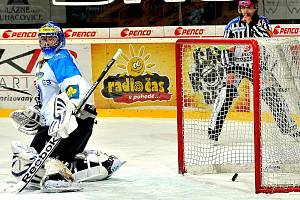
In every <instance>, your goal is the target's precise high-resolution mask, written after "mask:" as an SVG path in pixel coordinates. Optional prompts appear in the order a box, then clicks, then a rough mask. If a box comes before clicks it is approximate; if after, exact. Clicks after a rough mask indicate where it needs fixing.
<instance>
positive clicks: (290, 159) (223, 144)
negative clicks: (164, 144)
mask: <svg viewBox="0 0 300 200" xmlns="http://www.w3.org/2000/svg"><path fill="white" fill-rule="evenodd" d="M187 41H188V40H186V41H185V42H183V43H178V44H177V45H179V46H180V57H179V58H180V65H181V70H182V73H181V78H180V79H181V81H178V82H179V83H180V82H181V84H182V93H181V95H182V99H178V100H179V101H181V105H182V123H183V126H182V129H183V131H182V134H183V143H184V149H183V152H184V155H183V157H184V161H183V163H184V167H185V169H186V170H187V172H190V173H223V172H253V171H254V162H255V160H254V122H253V118H254V109H253V84H252V82H253V75H252V73H253V70H252V66H253V60H252V55H253V49H252V47H251V45H239V44H237V40H231V44H223V45H220V44H219V43H218V44H214V43H212V42H210V43H205V44H203V43H197V41H192V40H191V42H187ZM258 43H259V50H260V54H259V55H260V56H259V57H260V66H259V69H260V106H261V107H260V108H261V109H260V114H261V118H260V125H261V130H260V132H261V133H260V134H261V136H260V145H261V151H260V157H261V186H262V187H271V188H280V187H283V188H286V187H290V186H300V170H299V167H297V166H299V164H300V156H299V155H300V131H299V128H298V127H299V125H300V124H299V116H300V110H299V102H300V98H299V94H300V93H299V90H298V88H299V86H300V85H299V83H300V82H299V81H300V73H299V72H300V71H299V70H300V69H299V68H300V65H299V64H300V43H299V41H298V40H297V39H269V40H266V39H264V40H258ZM227 111H228V113H227ZM298 131H299V132H298ZM258 134H259V133H258ZM298 134H299V138H297V136H298ZM298 140H299V142H298ZM256 147H259V146H258V145H257V146H256ZM256 164H257V163H256ZM257 173H259V172H257Z"/></svg>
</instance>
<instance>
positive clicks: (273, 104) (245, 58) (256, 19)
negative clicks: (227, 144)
mask: <svg viewBox="0 0 300 200" xmlns="http://www.w3.org/2000/svg"><path fill="white" fill-rule="evenodd" d="M257 3H258V1H257V0H240V1H239V9H238V10H239V14H240V15H239V16H238V17H236V18H235V19H233V20H231V21H230V22H229V24H228V25H227V26H226V28H225V31H224V37H225V38H251V37H254V38H259V37H265V38H269V37H271V36H272V32H271V27H270V24H269V20H268V19H267V18H266V17H264V16H259V15H258V13H257ZM211 51H212V50H210V49H205V50H204V51H202V50H201V49H196V50H195V51H194V58H195V62H196V64H197V65H198V66H201V63H207V62H206V60H209V59H211V56H210V54H211ZM216 51H218V53H216V54H219V62H220V63H221V65H222V66H223V68H225V71H224V78H225V81H224V82H223V83H222V84H220V85H219V86H220V87H219V88H217V87H214V88H215V89H216V88H217V90H218V91H219V95H218V96H217V98H216V99H215V102H214V109H213V114H212V118H211V121H210V124H209V128H208V136H209V139H211V140H212V141H218V140H219V136H220V134H221V131H222V127H223V125H224V121H225V119H226V116H227V113H228V111H229V109H230V107H231V105H232V103H233V99H234V98H236V97H237V96H238V91H237V88H238V86H239V84H240V82H241V80H242V79H243V78H247V79H249V80H250V81H251V82H253V79H252V73H253V72H252V62H253V61H252V50H251V48H247V47H246V46H239V47H235V48H234V49H233V50H222V51H221V50H216ZM216 54H215V55H216ZM260 59H261V63H260V73H261V77H262V78H263V79H266V80H268V81H267V82H269V83H270V84H269V85H264V86H263V87H262V88H261V95H262V99H263V100H264V101H265V102H266V104H267V105H268V106H269V108H270V110H271V112H272V114H273V117H274V119H275V121H276V124H277V126H278V127H279V129H280V131H281V133H282V134H288V135H290V136H292V137H295V138H296V137H298V136H299V135H300V133H299V130H298V127H297V125H296V123H295V121H294V120H293V119H292V117H291V115H290V112H289V109H288V106H287V103H286V102H285V99H284V98H283V95H282V94H281V93H280V85H279V83H278V82H277V80H276V79H275V77H274V76H273V75H272V73H271V72H270V71H269V70H268V69H267V66H266V63H267V59H268V55H266V52H265V50H264V49H263V48H261V49H260ZM202 65H203V64H202ZM214 65H215V66H217V64H214ZM219 68H220V67H219ZM196 71H197V70H196ZM198 71H199V70H198ZM217 71H221V70H220V69H219V70H217ZM206 73H207V72H206ZM218 75H220V74H218ZM211 76H215V75H214V74H213V75H211ZM191 77H192V76H191ZM191 80H192V81H194V83H195V80H193V79H191ZM207 80H210V79H207ZM192 83H193V82H192ZM217 90H216V91H217ZM212 94H213V93H212ZM211 96H212V95H211ZM215 96H216V95H215ZM208 97H209V96H208ZM207 102H211V99H209V101H207Z"/></svg>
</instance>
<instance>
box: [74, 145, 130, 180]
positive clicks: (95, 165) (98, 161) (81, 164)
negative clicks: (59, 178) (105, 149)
mask: <svg viewBox="0 0 300 200" xmlns="http://www.w3.org/2000/svg"><path fill="white" fill-rule="evenodd" d="M125 163H126V161H121V160H119V159H118V158H117V157H115V156H113V155H110V156H108V155H107V154H106V153H102V152H100V151H97V150H86V151H84V152H82V153H79V154H77V155H76V158H75V162H74V163H73V171H74V174H73V175H74V177H75V180H76V181H77V182H89V181H100V180H104V179H107V178H109V177H110V176H111V175H112V174H113V173H114V172H116V171H117V170H118V169H119V168H120V167H121V166H122V165H123V164H125Z"/></svg>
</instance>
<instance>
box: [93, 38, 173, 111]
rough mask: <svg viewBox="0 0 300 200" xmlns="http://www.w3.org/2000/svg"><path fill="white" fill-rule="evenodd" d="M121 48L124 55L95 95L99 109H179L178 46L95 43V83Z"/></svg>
mask: <svg viewBox="0 0 300 200" xmlns="http://www.w3.org/2000/svg"><path fill="white" fill-rule="evenodd" d="M118 48H121V49H122V50H123V53H122V55H121V56H120V57H119V58H118V60H117V61H116V62H115V64H114V65H113V67H112V68H111V69H110V70H109V72H108V74H107V75H106V76H105V78H104V79H103V80H102V82H101V83H100V84H99V86H98V88H97V89H96V91H95V93H94V99H95V104H96V107H97V108H100V109H123V108H124V109H126V108H133V109H143V108H147V109H168V108H173V109H176V108H175V106H176V80H175V79H176V78H175V73H176V64H175V62H176V59H175V44H172V43H157V44H153V43H149V44H147V43H146V44H145V43H144V44H135V43H133V44H92V47H91V50H92V52H91V53H92V67H93V80H94V81H95V80H96V79H97V78H98V76H99V74H100V73H101V71H102V70H103V69H104V67H105V66H106V63H107V62H108V61H109V60H110V59H111V58H112V56H113V55H114V54H115V52H116V51H117V49H118ZM161 106H162V107H161Z"/></svg>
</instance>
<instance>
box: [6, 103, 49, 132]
mask: <svg viewBox="0 0 300 200" xmlns="http://www.w3.org/2000/svg"><path fill="white" fill-rule="evenodd" d="M9 117H10V119H11V120H12V122H13V125H14V126H15V127H16V128H17V130H18V131H19V132H20V133H24V134H27V135H35V134H36V133H37V131H38V128H39V127H40V126H44V125H45V118H44V117H43V116H42V115H41V113H40V111H39V108H38V107H37V106H31V107H28V108H27V109H26V110H16V111H14V112H12V113H10V115H9Z"/></svg>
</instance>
